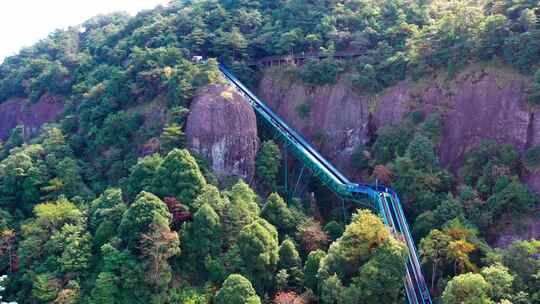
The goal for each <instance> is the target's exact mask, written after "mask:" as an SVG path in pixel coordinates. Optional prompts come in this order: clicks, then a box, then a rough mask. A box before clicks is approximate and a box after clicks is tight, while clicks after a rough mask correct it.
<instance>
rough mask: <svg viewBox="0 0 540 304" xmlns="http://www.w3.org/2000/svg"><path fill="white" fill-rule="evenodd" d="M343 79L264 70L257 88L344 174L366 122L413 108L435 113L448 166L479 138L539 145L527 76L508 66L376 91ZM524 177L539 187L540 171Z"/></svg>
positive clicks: (377, 123) (392, 120) (395, 119)
mask: <svg viewBox="0 0 540 304" xmlns="http://www.w3.org/2000/svg"><path fill="white" fill-rule="evenodd" d="M346 79H347V77H346V76H345V77H342V79H341V80H339V81H338V83H337V84H335V85H331V86H330V85H329V86H322V87H316V88H313V87H310V86H308V85H305V84H302V83H300V82H298V81H294V80H291V79H290V78H288V77H287V74H286V73H280V72H279V71H276V70H270V71H267V72H266V73H265V75H264V76H263V78H262V80H261V82H260V85H259V88H258V90H259V95H260V96H261V97H262V98H263V99H264V100H265V101H266V102H268V104H269V105H270V107H271V108H272V109H274V110H275V111H276V112H278V113H279V114H280V115H282V116H283V118H284V119H285V120H286V121H287V122H289V123H290V124H291V125H292V126H293V127H295V128H297V129H298V130H299V131H300V132H301V133H302V134H303V135H304V136H305V137H306V138H307V139H308V140H310V141H311V142H312V143H314V144H315V145H317V146H318V147H319V148H320V149H321V151H322V153H323V154H324V155H325V156H327V157H329V158H330V159H332V160H333V161H334V162H336V163H337V165H338V167H339V168H340V169H341V170H343V171H344V172H346V173H347V174H349V175H352V174H354V172H350V171H351V170H350V166H348V165H347V164H348V163H349V161H350V156H351V154H352V151H353V150H354V147H355V146H356V145H357V144H358V143H362V142H366V141H368V140H369V137H370V134H369V133H370V131H371V129H372V128H380V127H381V126H384V125H387V124H397V123H399V122H400V121H402V119H403V118H404V117H405V116H406V115H407V114H409V113H410V112H412V111H416V110H419V111H422V112H424V113H425V114H426V115H427V114H429V113H431V112H434V111H437V112H439V113H440V114H441V116H442V119H443V124H444V130H443V137H442V140H441V143H440V145H439V147H438V150H439V155H440V159H441V162H442V164H443V166H445V167H447V168H449V169H451V170H453V171H454V172H455V171H456V170H457V169H458V168H459V167H460V166H461V163H462V161H463V156H464V154H465V153H466V152H467V151H468V150H469V149H471V148H472V147H474V146H476V145H477V144H478V143H479V142H480V141H481V140H482V139H492V140H495V141H497V142H499V143H510V144H513V145H514V146H516V147H517V148H518V149H520V150H523V149H525V148H527V147H529V146H532V145H537V144H540V118H539V117H538V116H540V114H538V115H534V114H535V113H534V109H531V108H530V106H529V105H528V103H527V91H528V89H529V87H530V81H529V80H528V79H527V78H526V77H524V76H522V75H520V74H519V73H517V72H515V71H512V70H509V69H507V68H504V67H497V68H496V67H490V66H480V65H474V66H471V67H469V68H467V69H465V70H464V71H462V72H460V73H459V74H458V75H456V77H455V78H454V79H453V80H448V79H447V77H446V75H443V74H441V75H438V76H436V77H430V78H429V79H421V80H419V81H411V80H405V81H402V82H400V83H398V84H396V85H394V86H392V87H390V88H388V89H387V90H385V91H384V92H382V93H381V94H379V96H376V97H367V96H365V95H362V92H355V91H354V90H352V89H351V88H350V86H349V85H348V84H347V80H346ZM302 104H307V105H308V107H307V108H309V112H308V114H307V115H305V116H304V118H302V113H301V111H299V109H301V108H300V107H302V106H301V105H302ZM368 109H369V111H368ZM370 118H371V119H370ZM524 180H525V181H526V182H528V183H529V185H530V186H531V187H532V188H533V189H535V190H536V191H538V192H539V193H540V175H538V174H529V173H525V174H524Z"/></svg>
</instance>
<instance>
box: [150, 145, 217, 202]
mask: <svg viewBox="0 0 540 304" xmlns="http://www.w3.org/2000/svg"><path fill="white" fill-rule="evenodd" d="M205 185H206V181H205V179H204V177H203V175H202V173H201V170H200V169H199V165H198V164H197V161H196V160H195V158H193V156H191V154H189V152H188V151H187V150H179V149H174V150H172V151H171V152H169V154H167V156H166V157H165V158H164V159H163V163H161V165H160V166H159V167H158V169H157V173H156V175H155V178H154V181H153V189H154V190H155V191H156V194H158V195H160V196H161V197H165V196H172V197H176V198H177V199H178V200H179V201H180V202H181V203H182V204H185V205H187V206H188V207H190V209H191V208H193V206H192V204H193V200H195V198H197V196H198V195H199V194H200V193H201V191H202V189H203V187H204V186H205Z"/></svg>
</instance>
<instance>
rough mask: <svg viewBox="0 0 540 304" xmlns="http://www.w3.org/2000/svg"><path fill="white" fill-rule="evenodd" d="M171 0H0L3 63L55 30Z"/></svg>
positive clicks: (136, 10)
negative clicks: (6, 58)
mask: <svg viewBox="0 0 540 304" xmlns="http://www.w3.org/2000/svg"><path fill="white" fill-rule="evenodd" d="M168 2H169V0H0V63H1V62H2V61H3V60H4V58H5V57H6V56H10V55H14V54H16V53H17V52H18V51H19V50H20V49H21V48H22V47H25V46H31V45H32V44H34V43H35V42H37V41H39V40H40V39H42V38H45V37H47V35H48V34H49V33H50V32H52V31H54V30H55V29H63V28H67V27H68V26H74V25H78V24H81V23H83V22H84V21H86V20H88V19H90V18H91V17H93V16H96V15H99V14H107V13H111V12H115V11H126V12H128V13H130V14H131V15H135V14H136V13H137V12H138V11H140V10H143V9H150V8H154V7H155V6H157V5H159V4H167V3H168Z"/></svg>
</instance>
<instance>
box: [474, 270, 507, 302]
mask: <svg viewBox="0 0 540 304" xmlns="http://www.w3.org/2000/svg"><path fill="white" fill-rule="evenodd" d="M481 274H482V276H483V277H484V279H485V280H486V282H487V283H488V284H489V290H490V292H489V294H490V296H491V298H492V299H493V300H495V301H501V300H503V299H507V300H508V299H511V297H512V283H513V282H514V276H512V274H510V272H509V270H508V268H506V267H505V266H504V265H501V264H493V265H491V266H488V267H484V268H483V269H482V271H481Z"/></svg>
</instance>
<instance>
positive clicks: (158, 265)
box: [139, 215, 180, 297]
mask: <svg viewBox="0 0 540 304" xmlns="http://www.w3.org/2000/svg"><path fill="white" fill-rule="evenodd" d="M169 224H170V220H169V219H167V218H164V217H161V216H160V215H154V222H153V223H152V224H151V225H150V227H149V229H148V232H146V233H144V234H142V236H141V239H140V245H139V249H140V252H141V256H142V257H143V259H144V260H145V263H146V275H145V279H146V281H147V282H148V283H149V284H150V286H151V287H152V288H153V291H154V293H156V294H159V293H161V294H162V295H161V296H162V297H163V296H164V295H165V292H166V290H167V289H166V287H167V286H168V284H169V282H170V281H171V279H172V269H171V266H170V265H169V263H168V259H170V258H171V257H173V256H176V255H179V254H180V239H179V237H178V234H177V233H176V232H174V231H171V230H170V228H169Z"/></svg>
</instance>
